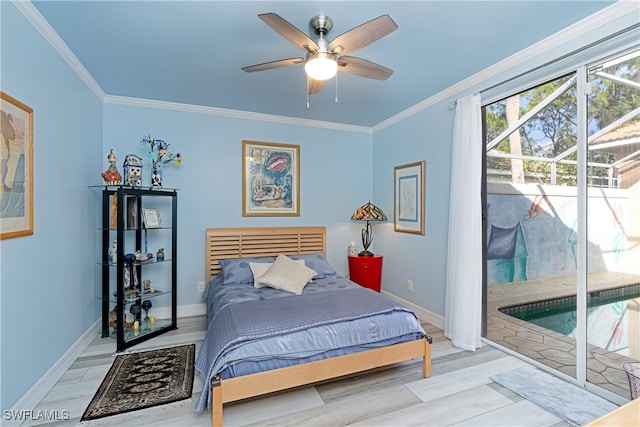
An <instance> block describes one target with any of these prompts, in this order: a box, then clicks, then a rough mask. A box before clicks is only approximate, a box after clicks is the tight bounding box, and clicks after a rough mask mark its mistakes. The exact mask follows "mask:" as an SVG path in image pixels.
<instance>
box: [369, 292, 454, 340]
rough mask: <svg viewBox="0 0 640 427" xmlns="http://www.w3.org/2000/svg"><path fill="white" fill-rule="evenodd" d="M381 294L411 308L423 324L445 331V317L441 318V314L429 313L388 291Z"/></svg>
mask: <svg viewBox="0 0 640 427" xmlns="http://www.w3.org/2000/svg"><path fill="white" fill-rule="evenodd" d="M381 293H382V294H384V295H386V296H388V297H389V298H391V299H394V300H396V301H398V302H399V303H400V304H402V305H404V306H406V307H407V308H410V309H411V310H413V311H414V312H415V313H416V314H417V315H418V318H420V320H422V321H423V322H428V323H431V324H432V325H433V326H437V327H438V328H440V329H444V317H442V316H440V315H439V314H436V313H434V312H432V311H429V310H427V309H426V308H423V307H420V306H419V305H416V304H414V303H412V302H410V301H407V300H405V299H403V298H400V297H398V296H396V295H393V294H391V293H389V292H387V291H384V290H383V291H381ZM428 332H429V331H427V333H428Z"/></svg>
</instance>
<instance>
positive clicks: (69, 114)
mask: <svg viewBox="0 0 640 427" xmlns="http://www.w3.org/2000/svg"><path fill="white" fill-rule="evenodd" d="M0 7H1V8H2V9H1V23H2V28H1V31H2V38H1V43H2V45H1V47H2V56H1V59H2V62H1V64H0V65H1V67H0V69H1V70H2V80H1V84H2V87H1V89H2V91H5V92H7V93H8V94H10V95H12V96H13V97H15V98H17V99H19V100H20V101H22V102H24V103H26V104H27V105H29V106H30V107H32V108H33V109H34V121H35V130H34V134H35V154H34V163H35V197H34V205H35V234H34V235H33V236H28V237H21V238H16V239H10V240H3V241H2V242H1V243H0V251H1V252H0V253H1V257H2V258H1V259H2V270H1V276H0V277H1V279H2V283H1V285H0V308H1V325H2V333H1V334H0V354H1V357H2V367H1V370H0V375H1V377H0V382H1V384H2V385H1V389H0V392H1V395H0V401H1V406H2V409H3V410H5V409H9V408H12V407H13V406H14V405H15V404H16V402H18V400H19V399H20V398H21V397H23V396H24V395H25V393H27V392H28V390H29V389H30V388H31V387H32V386H33V385H34V384H35V383H36V382H37V381H38V380H39V379H40V378H41V377H42V376H43V375H44V374H45V373H46V372H47V371H48V370H49V369H50V368H51V367H52V366H54V364H55V363H56V362H57V361H59V360H60V359H61V358H62V357H63V355H64V354H65V352H66V351H67V350H68V349H69V348H70V347H72V346H73V344H74V343H75V342H76V341H77V340H78V339H79V338H80V337H81V336H82V335H83V334H84V333H85V332H87V331H88V330H89V329H90V328H91V326H92V325H93V324H94V322H95V321H96V320H97V319H98V318H99V315H100V312H99V305H98V301H97V295H98V289H99V272H98V268H97V266H96V259H98V252H99V250H100V243H99V241H98V237H99V233H98V232H97V231H96V228H97V224H98V222H99V203H98V202H99V198H98V197H97V195H96V194H95V191H92V190H89V189H88V185H91V184H100V183H101V178H100V173H101V172H102V171H103V170H105V169H106V167H107V163H106V155H107V153H108V151H109V149H110V148H114V150H115V152H116V154H117V155H118V157H119V165H120V164H121V161H122V159H123V156H124V155H125V154H128V153H135V154H138V155H141V156H143V155H144V154H145V148H144V147H143V146H142V145H140V144H139V140H140V137H141V136H142V135H144V134H146V133H151V134H152V135H153V136H155V137H158V138H161V139H165V140H166V141H168V142H169V143H171V144H172V148H174V149H175V150H178V151H180V152H182V153H183V154H184V158H185V161H184V163H183V164H182V165H181V166H179V167H176V166H175V165H169V166H167V167H166V168H165V169H164V185H165V186H167V187H175V188H179V189H180V190H181V191H180V193H179V202H178V205H179V241H178V249H179V251H180V258H179V259H180V263H179V266H178V286H179V291H178V303H179V305H180V306H189V305H196V304H200V302H201V300H200V295H199V293H198V292H197V290H196V283H197V282H198V281H202V280H204V230H205V228H206V227H238V226H265V225H274V226H281V225H326V227H327V232H328V258H329V261H330V262H331V264H332V265H333V266H334V267H335V268H336V270H338V272H339V273H342V274H346V272H347V263H346V256H345V255H346V250H347V249H346V247H347V244H348V243H349V241H351V240H355V241H358V242H359V241H360V228H361V225H360V224H356V223H353V222H351V221H349V218H350V215H351V213H352V211H353V210H354V209H355V208H356V207H357V206H359V205H360V204H362V203H364V202H366V201H367V200H369V199H370V200H371V201H372V202H374V203H376V204H378V205H379V206H380V207H382V208H383V209H384V210H385V212H386V213H387V214H388V216H389V218H390V222H389V223H386V224H376V225H375V240H374V243H373V245H372V249H373V251H374V252H377V253H381V254H383V255H384V256H385V262H384V273H383V274H384V276H383V290H385V291H388V292H390V293H392V294H395V295H397V296H399V297H402V298H404V299H406V300H408V301H410V302H413V303H414V304H416V305H418V306H421V307H423V308H425V309H427V310H430V311H431V312H433V313H434V314H436V315H440V316H444V300H445V288H444V286H445V269H446V267H445V266H446V253H447V227H448V212H449V197H450V195H449V174H450V164H451V155H450V153H451V135H452V129H453V119H454V112H453V110H451V109H450V101H451V98H453V97H454V96H455V97H456V98H457V97H460V96H462V94H461V93H462V92H464V93H471V92H472V91H478V90H482V89H484V88H487V87H489V86H490V85H492V84H493V83H496V82H500V81H504V80H507V79H509V78H511V77H512V76H515V75H517V74H518V73H519V72H521V71H523V70H527V69H533V68H535V67H537V66H539V65H540V64H543V63H545V62H546V61H548V60H549V59H553V58H554V57H557V56H560V55H561V54H563V53H567V52H570V51H571V50H572V49H575V48H577V47H579V46H581V45H587V44H589V43H591V42H593V41H595V40H596V39H597V38H599V37H601V36H602V35H603V34H602V33H603V32H606V33H613V32H615V31H617V30H619V29H621V28H624V27H626V26H629V25H631V24H633V23H635V22H637V14H627V15H626V16H624V17H622V18H620V19H618V20H612V22H611V25H609V26H607V28H606V29H597V30H594V31H592V32H589V34H582V35H581V36H580V37H579V38H578V39H576V40H574V41H573V42H572V43H563V44H561V45H559V47H558V48H557V49H555V50H553V51H548V52H544V53H542V54H540V55H539V56H538V57H532V58H531V60H530V61H528V62H523V63H521V64H520V65H519V66H518V67H512V68H502V71H501V72H494V73H492V74H491V75H489V76H485V77H484V78H483V79H484V80H483V79H476V80H474V81H475V83H473V84H467V85H464V86H463V87H453V88H450V89H449V90H448V91H447V93H448V94H449V95H448V96H445V97H441V98H442V99H441V100H440V101H438V102H435V101H434V102H433V103H432V104H431V105H429V106H428V107H424V108H423V109H422V110H420V111H417V112H415V113H414V114H411V115H407V117H404V118H402V119H401V120H398V121H397V122H396V123H394V124H391V125H388V126H386V127H384V128H381V129H379V130H376V131H375V132H374V133H373V134H370V133H362V132H356V131H353V132H352V131H348V130H335V129H325V128H319V127H307V126H301V125H296V124H291V123H284V122H269V121H265V120H254V119H250V118H246V117H244V118H243V117H222V116H217V115H213V114H210V113H209V112H207V111H206V110H203V111H202V112H199V111H197V110H196V109H191V111H188V112H187V111H178V110H168V109H162V108H156V107H154V106H152V105H150V106H131V105H123V104H117V103H115V102H114V101H113V100H109V99H107V102H105V103H103V102H102V100H101V99H99V97H97V96H96V95H95V94H94V93H93V92H92V91H91V90H89V89H88V88H87V86H86V85H85V84H84V83H83V82H82V81H81V80H80V78H79V77H78V76H77V75H76V74H75V72H74V71H73V70H72V69H71V68H70V67H69V66H68V65H67V63H65V62H64V61H63V59H61V57H60V55H59V54H58V53H57V52H56V51H55V50H54V49H53V48H52V47H51V46H50V45H49V44H48V42H47V41H46V40H45V39H44V38H43V37H42V36H41V35H40V34H39V33H38V31H37V30H36V29H34V27H33V26H32V25H31V24H30V23H29V22H28V21H27V20H26V19H25V17H24V16H23V15H22V14H21V13H20V12H18V11H17V10H16V8H15V6H14V5H13V4H12V3H9V2H5V1H2V2H0ZM9 35H10V36H9ZM18 41H19V42H18ZM636 42H637V40H636ZM559 50H562V51H559ZM560 65H562V64H560ZM546 71H547V72H548V71H549V69H548V68H547V69H546ZM519 82H520V80H514V81H513V82H512V85H515V84H516V83H519ZM501 90H502V91H506V90H507V89H506V88H505V87H503V88H501ZM497 92H498V91H497V90H494V91H492V92H491V93H488V94H483V100H486V99H485V95H488V96H497V95H496V93H497ZM445 98H446V99H445ZM243 139H249V140H256V141H264V142H279V143H289V144H299V145H300V146H301V194H302V198H301V216H300V217H295V218H289V217H286V218H269V217H262V218H243V217H242V212H241V209H242V203H241V188H242V182H241V177H242V173H241V165H242V162H241V152H242V140H243ZM419 160H425V161H426V182H427V185H426V234H425V235H424V236H420V235H413V234H406V233H396V232H394V231H393V223H392V218H393V168H394V166H397V165H400V164H404V163H411V162H415V161H419ZM146 172H147V173H146V174H145V177H144V178H145V183H147V184H148V182H149V181H148V179H149V177H148V175H149V174H148V171H146ZM407 280H413V282H414V291H413V292H412V293H410V292H408V291H407V286H406V282H407ZM114 349H115V344H114ZM22 409H29V408H22Z"/></svg>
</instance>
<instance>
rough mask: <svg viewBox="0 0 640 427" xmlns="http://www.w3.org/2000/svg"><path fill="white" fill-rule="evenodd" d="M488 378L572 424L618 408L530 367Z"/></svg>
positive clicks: (581, 389) (584, 421) (579, 424)
mask: <svg viewBox="0 0 640 427" xmlns="http://www.w3.org/2000/svg"><path fill="white" fill-rule="evenodd" d="M490 378H491V379H492V380H493V381H495V382H496V383H498V384H500V385H502V386H503V387H506V388H508V389H509V390H511V391H513V392H515V393H518V394H519V395H520V396H522V397H524V398H526V399H527V400H529V401H531V402H533V403H535V404H536V405H538V406H540V407H542V408H544V409H546V410H547V411H549V412H551V413H553V414H556V415H557V416H558V417H560V418H562V419H563V420H565V421H567V422H568V423H569V424H571V425H573V426H581V425H583V424H586V423H588V422H589V421H593V420H594V419H596V418H598V417H600V416H602V415H604V414H606V413H607V412H611V411H613V410H614V409H616V408H617V407H618V406H617V405H614V404H613V403H611V402H609V401H608V400H605V399H603V398H601V397H599V396H596V395H595V394H592V393H589V392H588V391H586V390H585V389H583V388H580V387H578V386H576V385H573V384H571V383H568V382H566V381H563V380H562V379H560V378H558V377H556V376H553V375H551V374H548V373H546V372H544V371H542V370H540V369H536V368H534V367H533V366H526V367H523V368H516V369H513V370H511V371H507V372H503V373H500V374H495V375H493V376H491V377H490Z"/></svg>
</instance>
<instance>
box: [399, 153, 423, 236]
mask: <svg viewBox="0 0 640 427" xmlns="http://www.w3.org/2000/svg"><path fill="white" fill-rule="evenodd" d="M424 169H425V162H424V160H423V161H421V162H416V163H409V164H406V165H400V166H396V167H395V168H394V173H393V174H394V181H395V182H394V190H393V193H394V205H395V206H394V215H393V216H394V227H393V230H394V231H400V232H403V233H414V234H422V235H424V208H425V206H424V197H425V172H424Z"/></svg>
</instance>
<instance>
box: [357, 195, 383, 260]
mask: <svg viewBox="0 0 640 427" xmlns="http://www.w3.org/2000/svg"><path fill="white" fill-rule="evenodd" d="M351 220H352V221H367V225H366V226H365V227H364V228H363V229H362V247H363V248H364V250H363V251H362V252H360V253H359V254H358V256H373V252H369V246H371V242H373V228H372V227H371V221H386V220H387V215H386V214H385V213H384V212H383V211H382V209H380V208H379V207H377V206H376V205H374V204H373V203H371V202H367V203H365V204H364V205H362V206H360V207H359V208H358V209H356V210H355V212H353V215H351Z"/></svg>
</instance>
